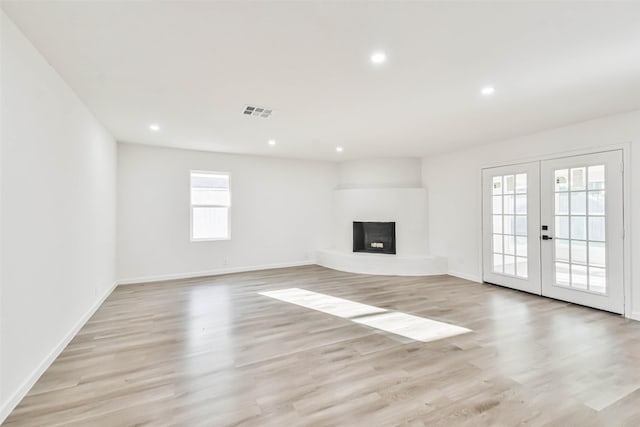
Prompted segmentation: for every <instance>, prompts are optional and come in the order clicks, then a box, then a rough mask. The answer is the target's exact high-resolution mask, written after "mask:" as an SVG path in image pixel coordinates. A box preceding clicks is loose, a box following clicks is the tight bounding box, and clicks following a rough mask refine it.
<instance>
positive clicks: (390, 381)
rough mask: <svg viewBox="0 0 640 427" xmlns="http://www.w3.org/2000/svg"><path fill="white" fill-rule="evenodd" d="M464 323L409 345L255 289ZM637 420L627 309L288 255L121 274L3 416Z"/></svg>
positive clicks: (33, 420)
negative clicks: (458, 329)
mask: <svg viewBox="0 0 640 427" xmlns="http://www.w3.org/2000/svg"><path fill="white" fill-rule="evenodd" d="M292 287H297V288H302V289H307V290H310V291H314V292H320V293H324V294H328V295H332V296H336V297H341V298H346V299H349V300H352V301H357V302H361V303H365V304H370V305H373V306H377V307H382V308H387V309H392V310H398V311H402V312H406V313H411V314H415V315H418V316H422V317H426V318H430V319H434V320H440V321H444V322H447V323H452V324H455V325H459V326H463V327H466V328H469V329H472V332H471V333H467V334H463V335H458V336H455V337H451V338H447V339H442V340H439V341H434V342H428V343H422V342H416V341H412V340H410V339H407V338H402V337H400V336H397V335H392V334H389V333H385V332H381V331H379V330H376V329H371V328H368V327H367V326H363V325H358V324H355V323H353V322H351V321H349V320H346V319H341V318H339V317H334V316H331V315H328V314H325V313H322V312H318V311H314V310H311V309H308V308H304V307H300V306H297V305H294V304H289V303H286V302H282V301H278V300H276V299H272V298H269V297H266V296H263V295H259V294H258V292H261V291H268V290H275V289H283V288H292ZM521 424H522V425H524V424H526V425H532V426H538V425H549V426H618V425H627V426H638V425H640V322H633V321H628V320H625V319H624V318H622V317H620V316H616V315H613V314H608V313H605V312H601V311H596V310H592V309H588V308H584V307H579V306H574V305H571V304H567V303H563V302H559V301H554V300H550V299H545V298H541V297H536V296H532V295H528V294H524V293H520V292H517V291H512V290H508V289H504V288H500V287H496V286H491V285H480V284H476V283H472V282H468V281H465V280H462V279H457V278H453V277H449V276H437V277H430V278H406V277H404V278H401V277H378V276H365V275H354V274H349V273H341V272H336V271H332V270H328V269H325V268H322V267H317V266H311V267H299V268H290V269H280V270H270V271H263V272H251V273H241V274H233V275H226V276H218V277H211V278H205V279H197V280H196V279H193V280H182V281H173V282H162V283H153V284H144V285H131V286H121V287H119V288H117V289H116V290H115V291H114V293H113V294H112V295H111V296H110V297H109V298H108V299H107V301H106V302H105V303H104V305H103V306H102V307H101V308H100V309H99V310H98V312H97V313H96V314H95V315H94V316H93V318H91V320H90V321H89V322H88V323H87V324H86V325H85V326H84V327H83V328H82V330H81V331H80V333H79V334H78V335H77V336H76V337H75V338H74V340H73V341H72V342H71V343H70V344H69V346H68V347H67V348H66V349H65V350H64V352H63V353H62V354H61V355H60V357H58V359H57V360H56V361H55V362H54V363H53V365H52V366H51V367H50V368H49V369H48V370H47V372H46V373H45V374H44V375H43V376H42V378H41V379H40V380H39V381H38V383H37V384H36V385H35V387H34V388H33V389H32V390H31V392H30V393H29V394H28V395H27V397H26V398H25V399H24V400H23V401H22V403H21V404H20V405H19V406H18V407H17V408H16V409H15V411H14V412H13V413H12V414H11V415H10V417H9V418H8V419H7V420H6V426H18V425H28V426H32V425H33V426H36V425H37V426H48V427H51V426H57V425H77V426H93V425H98V426H128V425H153V426H165V425H175V426H227V425H246V426H281V427H292V426H301V425H304V426H306V425H318V426H329V425H341V426H359V425H364V426H368V427H372V426H389V425H411V426H414V425H428V426H439V425H441V426H458V425H460V426H484V425H486V426H515V425H521Z"/></svg>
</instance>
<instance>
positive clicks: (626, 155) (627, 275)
mask: <svg viewBox="0 0 640 427" xmlns="http://www.w3.org/2000/svg"><path fill="white" fill-rule="evenodd" d="M612 150H622V164H623V170H624V173H623V176H622V186H623V189H622V194H623V202H622V203H623V208H622V216H623V219H622V223H623V227H624V255H623V263H624V265H623V277H624V286H623V288H624V317H627V318H629V319H634V320H639V321H640V311H637V312H632V310H631V298H630V297H631V283H632V281H631V279H632V278H631V238H630V237H631V235H632V230H631V203H632V197H631V179H632V177H631V170H630V168H629V165H630V164H631V142H624V143H620V144H613V145H606V146H598V147H590V148H581V149H576V150H569V151H559V152H555V153H548V154H544V155H539V156H533V157H526V158H520V159H515V160H505V161H496V162H491V163H486V164H484V165H483V166H481V168H480V171H479V174H478V176H479V179H478V182H479V191H480V193H479V194H480V206H479V209H480V221H479V222H480V224H479V232H478V238H479V240H478V241H479V242H480V245H479V247H478V251H479V252H480V266H479V267H480V281H481V282H482V278H483V277H484V250H483V248H484V242H483V236H484V228H483V227H484V213H483V209H482V203H483V201H482V195H483V188H482V175H483V171H484V170H485V169H489V168H495V167H499V166H509V165H516V164H520V163H528V162H536V161H543V160H553V159H558V158H561V157H573V156H579V155H584V154H595V153H602V152H605V151H612Z"/></svg>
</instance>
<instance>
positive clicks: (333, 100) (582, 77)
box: [2, 1, 640, 160]
mask: <svg viewBox="0 0 640 427" xmlns="http://www.w3.org/2000/svg"><path fill="white" fill-rule="evenodd" d="M2 7H3V9H4V10H5V12H6V13H7V14H8V15H9V16H10V17H11V18H12V19H13V20H14V22H15V23H16V24H17V25H18V26H19V27H20V28H21V29H22V30H23V31H24V33H25V34H26V35H27V36H28V37H29V38H30V39H31V40H32V42H33V43H34V45H35V46H36V47H37V48H38V49H39V50H40V51H41V52H42V53H43V54H44V55H45V57H46V58H47V59H48V60H49V62H50V63H51V64H52V65H53V66H54V67H55V68H56V69H57V70H58V72H59V73H60V74H61V75H62V76H63V77H64V79H65V80H66V81H67V82H68V83H69V85H70V86H71V87H72V88H73V89H74V90H75V91H76V92H77V93H78V94H79V96H80V97H81V98H82V99H83V101H84V102H85V103H86V104H87V105H88V107H89V108H90V109H91V110H92V111H93V112H94V113H95V114H96V116H97V117H98V118H99V119H100V120H101V121H102V122H103V123H104V125H105V126H106V127H107V128H108V129H109V130H110V131H111V132H112V133H113V135H114V136H115V137H116V138H117V139H118V140H119V141H124V142H135V143H144V144H154V145H161V146H174V147H184V148H194V149H201V150H212V151H221V152H234V153H253V154H263V155H276V156H284V157H303V158H319V159H329V160H338V159H347V158H361V157H381V156H421V155H426V154H430V153H435V152H441V151H448V150H454V149H458V148H461V147H464V146H469V145H474V144H482V143H487V142H491V141H495V140H499V139H504V138H508V137H512V136H516V135H521V134H526V133H531V132H535V131H537V130H542V129H547V128H552V127H557V126H561V125H565V124H569V123H574V122H578V121H583V120H588V119H592V118H596V117H601V116H604V115H608V114H613V113H617V112H623V111H629V110H635V109H640V2H584V3H580V2H468V3H467V2H447V3H444V2H443V3H435V2H320V1H316V2H259V3H255V2H252V3H249V2H239V1H236V2H213V1H211V2H184V1H179V2H178V1H176V2H169V1H165V2H160V1H120V2H118V1H104V2H98V1H86V2H81V1H55V2H54V1H2ZM375 50H383V51H384V52H386V54H387V57H388V60H387V62H386V63H385V64H383V65H380V66H374V65H373V64H372V63H371V62H370V60H369V56H370V54H371V53H372V52H373V51H375ZM487 84H491V85H494V86H495V88H496V92H495V94H494V95H493V96H491V97H483V96H482V95H480V89H481V88H482V87H483V86H484V85H487ZM245 104H254V105H257V106H264V107H268V108H273V109H274V113H273V115H272V116H271V117H270V118H268V119H263V118H258V117H250V116H244V115H243V114H242V111H243V107H244V105H245ZM150 123H158V124H159V125H160V126H161V130H160V132H157V133H154V132H150V131H149V128H148V126H149V124H150ZM271 138H274V139H276V141H277V145H276V146H274V147H270V146H269V145H268V144H267V140H269V139H271ZM338 145H340V146H343V147H344V152H342V153H336V151H335V147H336V146H338Z"/></svg>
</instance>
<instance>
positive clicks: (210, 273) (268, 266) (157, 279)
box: [118, 260, 316, 285]
mask: <svg viewBox="0 0 640 427" xmlns="http://www.w3.org/2000/svg"><path fill="white" fill-rule="evenodd" d="M315 263H316V261H315V260H304V261H294V262H283V263H278V264H265V265H252V266H248V267H229V268H217V269H215V270H207V271H196V272H191V273H176V274H161V275H157V276H144V277H135V278H131V279H121V280H118V285H135V284H139V283H149V282H163V281H166V280H179V279H192V278H196V277H207V276H220V275H222V274H231V273H244V272H247V271H259V270H272V269H274V268H287V267H300V266H304V265H314V264H315Z"/></svg>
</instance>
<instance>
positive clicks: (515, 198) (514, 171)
mask: <svg viewBox="0 0 640 427" xmlns="http://www.w3.org/2000/svg"><path fill="white" fill-rule="evenodd" d="M483 174H484V176H483V188H484V190H483V193H484V197H483V204H484V215H483V222H484V224H483V230H484V238H483V243H484V249H483V253H484V256H483V262H484V268H483V270H484V281H485V282H489V283H495V284H499V285H503V286H508V287H510V288H514V289H518V290H521V291H526V292H531V293H534V294H538V295H539V294H540V240H539V235H540V233H539V232H538V230H539V229H540V209H539V206H538V201H539V200H540V185H539V181H540V179H539V165H538V162H533V163H523V164H519V165H511V166H502V167H498V168H492V169H485V170H484V171H483Z"/></svg>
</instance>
